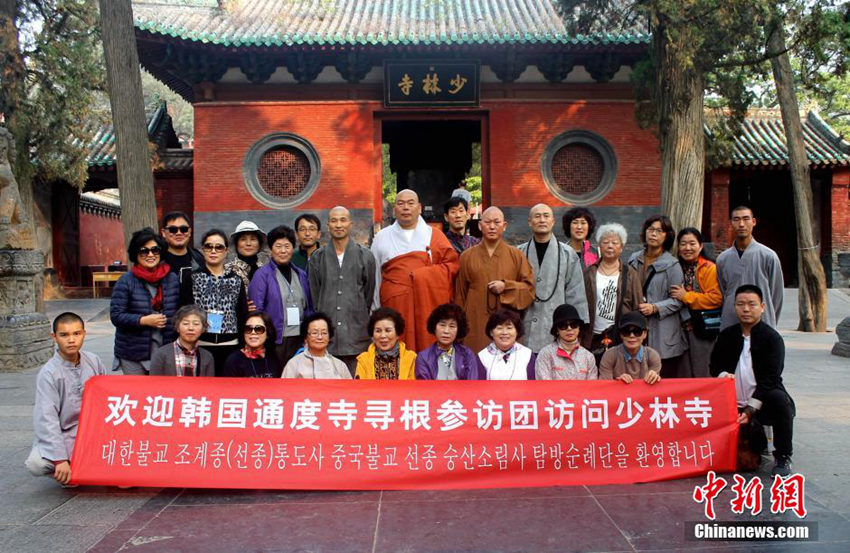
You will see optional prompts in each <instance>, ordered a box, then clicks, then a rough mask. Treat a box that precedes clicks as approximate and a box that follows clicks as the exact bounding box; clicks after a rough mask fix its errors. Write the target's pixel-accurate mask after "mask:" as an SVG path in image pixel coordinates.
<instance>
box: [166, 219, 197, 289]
mask: <svg viewBox="0 0 850 553" xmlns="http://www.w3.org/2000/svg"><path fill="white" fill-rule="evenodd" d="M160 233H161V234H162V237H163V238H165V242H166V243H167V244H168V249H167V250H166V251H164V252H162V260H163V261H164V262H166V263H168V266H169V267H171V272H172V273H174V274H175V275H177V279H178V281H179V282H180V284H183V280H184V278H183V277H184V276H185V277H187V278H188V277H190V276H191V274H192V271H193V270H195V269H199V268H201V267H203V266H204V254H202V253H201V252H199V251H198V250H196V249H195V248H193V247H192V225H191V224H190V223H189V216H188V215H186V214H185V213H183V212H182V211H172V212H170V213H166V214H165V216H164V217H163V218H162V229H161V231H160Z"/></svg>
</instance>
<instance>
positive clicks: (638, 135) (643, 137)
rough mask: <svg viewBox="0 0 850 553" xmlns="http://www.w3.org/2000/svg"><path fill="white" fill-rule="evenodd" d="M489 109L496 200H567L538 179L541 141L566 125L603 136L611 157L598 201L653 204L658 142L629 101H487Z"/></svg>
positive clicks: (517, 203)
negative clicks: (612, 165)
mask: <svg viewBox="0 0 850 553" xmlns="http://www.w3.org/2000/svg"><path fill="white" fill-rule="evenodd" d="M487 107H488V108H489V112H490V176H491V177H490V178H491V187H490V190H491V199H492V204H493V205H498V206H531V205H534V204H536V203H541V202H542V203H546V204H548V205H551V206H553V207H554V206H563V205H567V204H565V203H564V202H562V201H561V200H560V199H558V198H557V197H556V196H554V195H553V194H552V193H551V192H550V191H549V189H548V188H547V187H546V185H545V183H544V182H543V175H542V173H541V171H540V160H541V159H542V157H543V152H544V150H545V148H546V145H547V144H548V143H549V142H550V141H551V140H552V139H553V138H555V137H556V136H557V135H559V134H561V133H562V132H564V131H567V130H572V129H583V130H589V131H592V132H594V133H596V134H598V135H600V136H601V137H602V138H604V139H605V140H607V141H608V142H609V143H610V144H611V147H612V148H613V149H614V154H615V155H616V157H617V162H618V171H617V177H616V180H615V181H614V187H613V189H612V190H611V192H610V193H609V194H608V195H607V196H605V197H604V198H602V199H601V200H600V201H599V202H598V204H597V205H600V206H632V205H659V204H660V203H661V190H660V187H659V183H660V182H661V158H660V155H659V152H658V147H657V144H658V142H657V141H656V140H655V138H654V137H653V136H652V134H651V133H650V132H648V131H645V130H641V129H640V128H638V126H637V124H636V123H635V118H634V104H633V103H631V102H604V103H603V102H599V103H596V102H535V103H519V102H493V103H491V104H488V105H487Z"/></svg>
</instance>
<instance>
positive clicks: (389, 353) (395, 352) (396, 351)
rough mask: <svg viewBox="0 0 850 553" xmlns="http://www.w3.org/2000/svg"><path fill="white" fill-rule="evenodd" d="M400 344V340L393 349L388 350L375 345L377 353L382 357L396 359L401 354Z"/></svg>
mask: <svg viewBox="0 0 850 553" xmlns="http://www.w3.org/2000/svg"><path fill="white" fill-rule="evenodd" d="M399 344H400V342H396V343H395V346H393V347H392V348H391V349H388V350H387V351H381V350H379V349H378V346H375V355H377V356H378V357H380V358H382V359H395V358H396V357H398V354H399V349H400V345H399Z"/></svg>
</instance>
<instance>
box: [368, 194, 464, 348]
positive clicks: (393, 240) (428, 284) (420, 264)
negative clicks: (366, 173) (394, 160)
mask: <svg viewBox="0 0 850 553" xmlns="http://www.w3.org/2000/svg"><path fill="white" fill-rule="evenodd" d="M421 212H422V204H420V203H419V196H418V195H417V194H416V192H414V191H412V190H402V191H401V192H399V193H398V195H396V202H395V205H394V206H393V215H394V216H395V222H394V223H393V224H392V225H390V226H388V227H387V228H384V229H381V231H380V232H378V234H376V235H375V239H374V240H373V241H372V254H373V255H374V256H375V262H376V275H375V276H376V279H377V286H375V302H374V304H373V308H377V307H392V308H393V309H395V310H396V311H398V312H399V313H401V315H402V317H404V320H405V323H406V329H405V331H404V335H403V336H402V340H403V341H404V343H405V345H406V346H407V348H408V349H410V350H412V351H421V350H423V349H425V348H426V347H428V346H429V345H431V343H432V342H433V337H431V336H429V334H428V331H427V322H428V316H429V315H430V314H431V311H433V310H434V308H435V307H437V306H438V305H440V304H443V303H448V302H450V301H452V295H453V290H454V279H455V275H457V270H458V255H457V252H456V251H455V249H454V248H453V247H452V244H451V242H449V239H448V238H446V235H445V234H443V232H442V231H440V230H439V229H435V228H432V227H430V226H428V224H427V223H426V222H425V220H424V219H423V218H422V217H421V216H420V214H421Z"/></svg>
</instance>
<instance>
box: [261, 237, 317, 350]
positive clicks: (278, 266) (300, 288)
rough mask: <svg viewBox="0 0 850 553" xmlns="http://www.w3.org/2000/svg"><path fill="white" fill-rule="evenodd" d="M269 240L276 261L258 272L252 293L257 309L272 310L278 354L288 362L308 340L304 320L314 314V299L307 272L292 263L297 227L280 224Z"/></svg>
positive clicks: (266, 311) (269, 314)
mask: <svg viewBox="0 0 850 553" xmlns="http://www.w3.org/2000/svg"><path fill="white" fill-rule="evenodd" d="M268 240H269V249H270V250H271V257H272V261H271V263H268V264H267V265H263V266H262V267H260V268H259V269H257V272H256V273H254V278H252V279H251V284H250V285H249V286H248V295H249V296H250V297H251V301H253V302H254V307H255V309H256V310H257V311H263V312H265V313H266V314H268V316H269V317H271V319H272V322H274V327H275V333H276V336H277V342H276V343H275V354H276V357H277V360H278V362H279V363H280V365H281V366H284V365H286V362H287V361H289V360H290V359H291V358H292V356H293V355H295V352H296V351H298V348H300V347H301V346H302V345H303V344H304V341H303V339H302V338H301V321H303V320H304V317H306V316H307V315H312V314H313V299H312V298H311V296H310V284H309V283H308V282H307V273H305V272H304V271H302V270H301V269H299V268H298V267H296V266H294V265H292V263H290V261H291V260H292V252H293V251H294V250H295V231H294V230H292V229H291V228H289V227H287V226H286V225H280V226H277V227H275V228H273V229H272V231H271V232H269V237H268Z"/></svg>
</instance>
